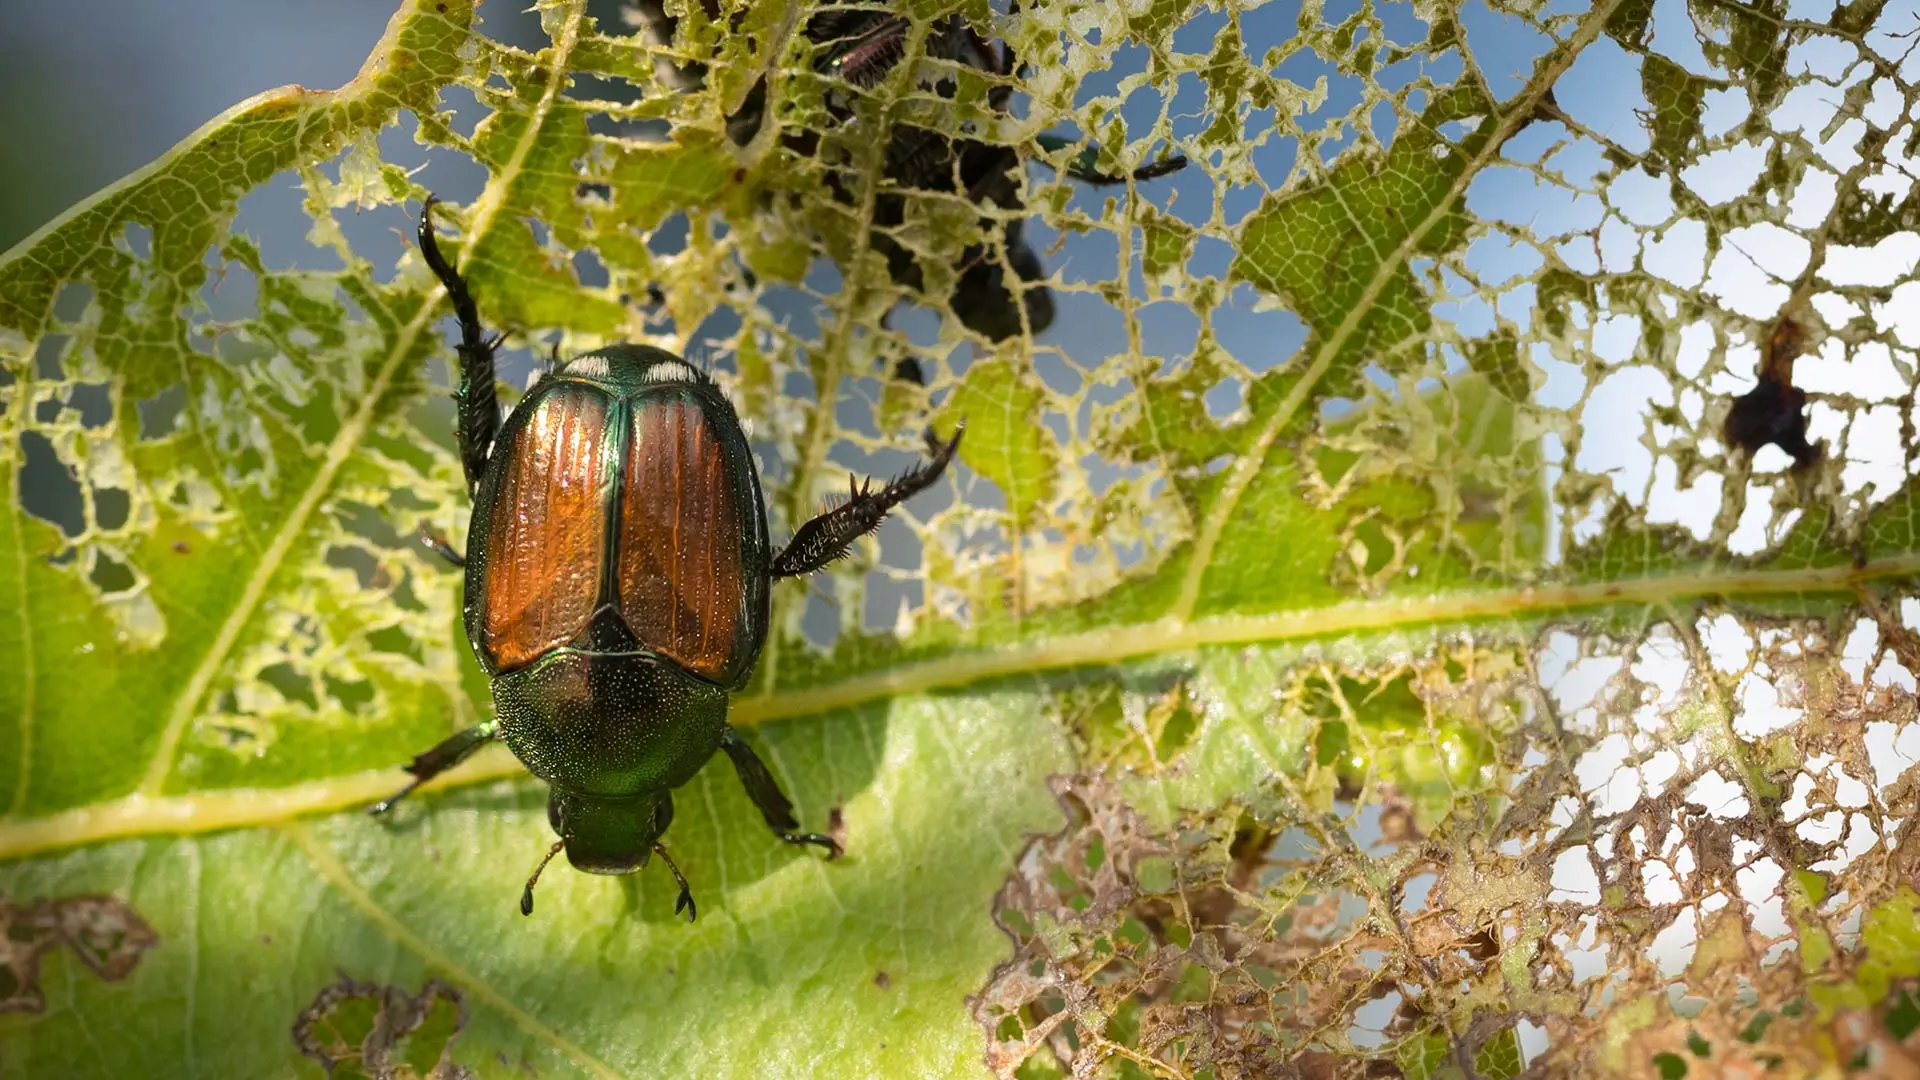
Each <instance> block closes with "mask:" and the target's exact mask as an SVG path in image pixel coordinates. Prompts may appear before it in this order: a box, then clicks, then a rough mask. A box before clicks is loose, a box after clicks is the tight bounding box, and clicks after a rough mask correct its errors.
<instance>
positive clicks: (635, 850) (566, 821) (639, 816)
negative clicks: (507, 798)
mask: <svg viewBox="0 0 1920 1080" xmlns="http://www.w3.org/2000/svg"><path fill="white" fill-rule="evenodd" d="M547 820H548V821H550V822H552V824H553V831H554V832H557V833H559V834H560V839H561V841H562V842H563V843H564V844H565V845H566V851H567V861H568V862H570V863H572V864H573V867H574V869H576V870H584V871H586V872H587V873H589V874H631V873H633V872H634V871H636V870H638V869H640V868H641V867H643V866H645V865H647V859H648V857H649V856H650V855H652V854H653V845H654V843H655V842H656V841H658V840H659V839H660V835H661V834H662V833H664V832H666V831H667V826H668V825H669V824H671V823H672V821H673V796H672V795H670V794H669V793H667V792H665V791H652V792H647V793H645V794H642V795H638V796H627V797H618V798H609V797H606V796H601V795H581V794H576V793H574V792H562V791H559V790H555V791H554V792H553V794H552V796H551V797H550V798H549V799H548V800H547Z"/></svg>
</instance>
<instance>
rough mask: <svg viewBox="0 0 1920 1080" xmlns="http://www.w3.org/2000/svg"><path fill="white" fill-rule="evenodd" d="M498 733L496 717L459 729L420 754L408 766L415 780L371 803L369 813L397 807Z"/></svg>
mask: <svg viewBox="0 0 1920 1080" xmlns="http://www.w3.org/2000/svg"><path fill="white" fill-rule="evenodd" d="M498 734H499V727H498V726H497V725H496V723H495V722H494V721H492V720H489V721H487V722H486V723H484V724H475V725H473V726H472V727H470V728H468V729H466V730H465V731H461V732H457V733H455V734H454V735H453V736H452V737H451V738H448V739H446V740H444V741H443V742H441V743H440V744H439V745H437V746H435V747H434V748H433V749H431V750H428V751H426V752H425V753H423V754H418V755H416V756H415V757H414V759H413V760H412V761H411V762H408V763H407V766H406V769H407V771H408V772H410V773H412V774H413V781H412V782H411V783H409V784H408V785H407V786H406V787H403V788H401V789H400V790H399V791H396V792H394V793H393V794H392V795H389V796H388V797H386V798H384V799H381V800H380V801H379V802H377V803H374V804H373V805H372V806H370V807H368V808H367V813H369V814H373V815H374V816H376V817H377V816H379V815H381V814H384V813H386V812H387V811H389V810H391V809H393V805H394V804H395V803H397V802H399V801H400V800H401V799H404V798H406V797H407V796H408V795H411V794H413V789H414V788H417V787H419V786H420V785H421V784H424V783H426V782H427V781H429V780H431V779H433V778H434V777H436V776H439V775H440V774H441V773H443V772H446V771H447V770H448V769H451V768H453V767H454V766H455V765H458V764H460V763H461V762H462V761H465V760H466V759H467V758H468V757H469V756H471V755H472V754H473V752H474V751H475V750H478V749H480V748H481V747H482V746H485V745H486V744H487V743H488V742H490V741H492V739H493V737H494V736H495V735H498Z"/></svg>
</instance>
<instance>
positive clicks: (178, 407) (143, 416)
mask: <svg viewBox="0 0 1920 1080" xmlns="http://www.w3.org/2000/svg"><path fill="white" fill-rule="evenodd" d="M186 408H187V388H186V384H184V383H174V384H173V385H172V386H169V387H167V388H166V389H164V390H162V391H160V392H159V393H157V394H155V395H153V396H152V397H149V398H141V399H139V400H138V401H135V402H134V415H135V416H137V417H138V418H139V425H140V440H141V441H142V442H149V441H152V440H154V439H164V438H166V437H167V436H168V435H171V434H173V432H174V431H175V430H176V429H177V428H178V427H179V426H180V417H181V415H182V414H183V413H184V412H185V411H186Z"/></svg>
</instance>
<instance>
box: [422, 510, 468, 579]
mask: <svg viewBox="0 0 1920 1080" xmlns="http://www.w3.org/2000/svg"><path fill="white" fill-rule="evenodd" d="M419 536H420V546H421V547H424V548H426V549H427V550H428V551H431V552H433V553H434V554H435V555H438V556H440V557H441V558H443V559H445V560H447V561H448V562H450V563H452V564H453V565H455V566H457V567H461V568H462V569H464V568H465V567H466V565H467V557H466V556H465V555H462V554H460V553H459V552H457V551H455V550H453V545H452V544H449V543H447V538H446V537H445V536H442V535H441V534H440V533H439V532H437V531H435V529H434V527H433V526H432V525H429V524H427V523H426V522H424V521H423V522H421V523H420V533H419Z"/></svg>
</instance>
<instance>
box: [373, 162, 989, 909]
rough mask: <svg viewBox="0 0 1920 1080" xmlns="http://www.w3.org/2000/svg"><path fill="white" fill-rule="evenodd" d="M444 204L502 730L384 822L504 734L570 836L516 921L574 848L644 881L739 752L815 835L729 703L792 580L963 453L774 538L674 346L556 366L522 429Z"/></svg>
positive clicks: (685, 893) (454, 747) (755, 783)
mask: <svg viewBox="0 0 1920 1080" xmlns="http://www.w3.org/2000/svg"><path fill="white" fill-rule="evenodd" d="M433 204H434V200H433V199H432V198H428V200H427V203H426V205H425V206H424V207H423V208H422V209H421V211H420V226H419V236H420V253H421V255H422V257H424V258H425V260H426V263H427V266H428V267H429V268H431V269H432V270H433V272H434V275H435V276H436V277H438V278H439V279H440V282H441V284H442V285H443V286H444V287H445V288H446V291H447V296H448V298H449V299H450V300H451V301H452V303H453V309H454V313H455V315H456V316H457V318H458V321H459V325H460V342H459V345H458V346H457V347H456V351H457V352H458V354H459V358H460V385H459V389H458V391H457V392H456V393H455V400H456V402H457V418H456V429H457V433H458V438H459V446H460V459H461V464H462V465H463V467H464V470H465V473H466V480H467V489H468V493H469V494H470V495H471V496H472V497H473V518H472V525H471V527H470V529H469V531H468V541H467V552H466V554H465V555H464V556H462V555H460V554H459V553H457V552H455V551H453V550H452V549H451V548H449V547H448V546H447V545H446V544H445V542H444V541H439V540H436V539H434V538H432V537H431V535H430V534H427V535H423V539H425V540H426V542H427V544H428V546H429V547H432V548H433V549H434V550H435V551H437V552H438V553H439V554H440V555H442V556H443V557H445V558H447V559H448V560H449V561H451V562H453V563H454V564H456V565H458V566H461V567H464V568H465V570H466V601H465V609H464V616H465V621H466V632H467V639H468V642H469V644H471V645H472V647H473V652H474V655H475V656H476V657H478V658H479V661H480V666H481V667H482V668H483V669H484V670H485V671H486V673H487V675H488V676H489V677H490V678H491V680H492V689H493V701H494V712H495V715H494V718H493V719H491V720H488V721H486V722H485V723H481V724H476V725H475V726H473V727H471V728H468V729H467V730H465V731H462V732H460V733H459V734H457V735H454V736H453V737H452V738H449V739H447V740H446V741H444V742H442V743H440V744H439V745H438V746H435V747H433V748H432V749H430V750H428V751H426V752H425V753H423V754H420V755H419V756H417V757H415V758H414V759H413V761H412V762H411V763H410V764H408V765H407V766H406V769H407V771H408V772H410V773H412V774H413V780H412V782H411V783H409V784H407V786H406V787H404V788H402V789H401V790H400V791H398V792H397V793H395V794H394V795H393V797H392V798H389V799H386V800H384V801H383V802H380V803H378V804H377V805H375V806H374V807H373V808H372V812H373V813H374V814H384V813H386V812H387V811H388V810H390V809H392V808H393V805H394V804H395V803H396V802H398V801H399V800H400V799H402V798H404V797H405V796H406V795H407V794H408V793H409V792H411V791H413V790H414V789H415V788H417V787H419V786H420V785H421V784H422V783H425V782H426V781H428V780H430V779H432V778H433V777H435V776H437V775H439V774H440V773H441V772H444V771H445V770H447V769H450V768H452V767H453V766H454V765H456V764H458V763H459V762H460V761H461V760H462V759H464V758H466V757H467V756H468V755H470V754H472V753H473V752H474V751H475V750H477V749H479V748H480V747H481V746H483V745H485V744H486V743H488V742H490V741H492V740H494V739H501V740H503V741H505V742H506V744H507V746H508V747H510V748H511V749H512V750H513V752H514V754H515V755H517V756H518V757H519V758H520V760H521V761H522V762H523V763H524V764H525V765H526V766H527V769H528V770H529V771H530V772H532V773H533V774H534V775H535V776H538V777H539V778H541V779H542V780H545V781H546V782H547V784H548V786H549V788H550V792H549V797H548V801H547V819H548V821H549V822H550V823H551V824H552V826H553V830H554V832H555V833H557V834H558V835H559V837H560V839H559V840H558V841H557V842H555V843H554V845H553V846H552V847H551V848H550V849H548V851H547V854H546V857H545V858H543V859H541V860H540V864H539V867H538V868H536V869H535V870H534V872H533V875H532V876H531V877H529V878H528V879H527V887H526V891H525V892H524V893H522V894H521V898H520V910H521V912H522V913H524V914H529V915H530V914H532V913H533V886H534V883H535V882H536V881H538V880H539V877H540V871H541V870H543V869H545V868H546V865H547V862H548V861H549V860H551V859H552V858H553V857H554V855H556V854H558V853H559V852H560V851H561V850H565V851H566V853H567V860H568V861H569V862H571V863H572V864H573V865H574V867H575V868H577V869H580V870H585V871H587V872H589V873H595V874H627V873H632V872H634V871H637V870H639V869H640V868H642V867H644V866H646V865H647V861H648V858H649V856H651V855H659V856H660V858H661V860H662V861H664V862H665V863H666V864H667V869H668V870H670V871H672V873H673V877H674V880H675V881H676V882H678V883H679V885H680V895H679V898H678V901H677V902H676V903H675V904H674V911H675V913H678V912H680V911H685V912H686V913H687V918H688V919H692V918H693V916H694V905H693V893H692V891H691V890H690V889H689V888H688V887H687V881H686V878H684V877H682V876H681V874H680V870H679V868H678V867H676V866H674V864H673V860H672V858H671V857H670V856H668V855H667V850H666V848H665V847H664V846H662V845H661V843H660V836H661V834H662V833H664V832H665V831H666V829H667V826H668V825H669V824H670V823H671V822H672V821H673V789H674V788H676V787H679V786H680V785H681V784H684V783H686V782H687V781H688V780H690V779H692V778H693V775H694V773H696V772H698V771H699V770H700V768H701V766H703V765H705V764H706V762H707V761H708V759H710V758H711V757H713V755H714V752H715V751H718V750H724V751H726V754H727V757H729V758H731V759H732V761H733V766H734V769H735V770H736V771H737V772H738V773H739V774H740V781H741V783H743V784H745V785H746V789H747V795H748V796H749V797H751V798H752V800H753V803H754V805H755V806H756V807H758V808H759V810H760V814H761V816H762V817H764V818H765V819H766V822H767V825H768V826H769V827H771V828H772V829H773V831H774V833H775V835H777V836H779V837H780V839H782V840H785V841H786V842H787V843H789V844H814V845H817V846H819V847H822V848H825V849H826V851H827V855H828V857H829V858H832V857H833V856H835V855H838V854H839V853H840V847H839V845H838V844H837V843H835V842H834V841H833V840H832V839H830V838H828V837H826V836H822V835H820V834H818V833H802V832H799V831H798V830H799V828H800V823H799V821H798V820H796V819H795V818H794V815H793V804H792V803H791V802H789V801H788V799H787V797H786V795H785V794H783V793H782V792H781V791H780V785H779V784H778V783H776V782H775V781H774V778H773V774H772V773H770V772H768V771H767V768H766V766H765V765H763V764H762V763H761V761H760V759H759V758H758V757H756V756H755V755H754V752H753V748H752V747H750V746H748V745H747V743H746V741H745V740H743V739H742V738H741V737H740V735H739V734H738V733H737V732H735V731H734V730H733V728H731V727H729V726H728V724H727V692H728V691H730V690H737V689H739V688H740V687H741V686H743V685H745V683H746V682H747V679H748V677H749V676H750V675H751V673H752V671H753V665H754V661H755V660H756V659H758V657H759V655H760V648H761V646H762V644H764V643H765V641H766V636H767V619H768V601H769V594H770V592H771V588H770V586H771V583H772V581H773V579H774V578H780V577H796V576H799V575H802V574H809V573H812V572H814V571H815V570H818V569H820V568H821V567H823V566H825V565H827V564H828V563H830V562H832V561H833V560H835V559H838V558H840V557H841V556H842V555H845V554H846V553H847V549H848V547H849V546H850V545H851V544H852V543H853V542H854V541H855V540H857V539H859V538H860V537H862V536H865V535H867V534H868V533H871V532H873V531H874V530H875V529H877V528H879V527H880V523H881V521H882V520H884V519H885V517H886V514H887V511H889V510H891V509H892V508H893V507H894V506H896V505H898V504H899V503H900V502H902V501H903V500H905V499H907V498H909V497H910V496H912V495H913V494H915V493H916V492H919V491H921V490H924V489H925V488H926V487H927V486H928V485H930V484H932V483H933V482H934V480H935V479H936V478H937V477H939V476H940V474H941V472H942V471H944V470H945V469H946V467H947V464H948V463H949V462H950V461H952V460H953V454H954V451H955V450H956V449H957V448H958V447H959V445H960V434H961V432H960V431H959V430H956V431H955V432H954V434H953V438H952V439H950V440H948V441H946V442H941V441H939V440H938V439H936V438H934V436H933V434H932V432H928V434H927V448H928V453H929V460H927V461H926V462H924V463H922V464H921V465H920V466H919V467H917V468H915V469H912V470H911V471H909V472H907V473H906V474H905V475H903V476H901V477H899V478H897V479H895V480H893V481H892V482H891V483H888V484H886V485H885V486H882V487H878V488H876V487H874V486H872V485H871V484H867V485H861V484H857V483H856V484H855V485H854V488H853V491H852V492H851V494H850V495H849V497H848V498H847V500H846V501H845V502H843V503H840V504H839V505H838V506H835V507H833V508H832V509H830V510H828V511H826V512H825V513H822V514H820V515H819V516H818V517H815V518H813V519H812V520H810V521H808V522H807V523H806V524H804V525H802V526H800V528H799V529H798V530H796V531H795V533H794V535H793V539H792V540H791V541H789V542H788V544H787V545H786V547H785V548H783V549H781V550H780V551H778V552H775V551H773V549H772V548H771V547H770V546H769V544H768V541H767V511H766V503H765V501H764V499H763V497H762V495H761V491H760V481H759V476H758V474H757V473H756V472H755V469H754V462H753V455H752V451H751V450H749V449H748V446H747V438H746V435H745V433H744V432H743V431H742V430H741V427H740V420H739V418H738V417H737V416H735V414H734V411H733V405H732V404H731V403H730V402H728V400H727V397H726V395H725V394H723V393H721V392H720V388H719V387H718V386H716V385H714V383H713V381H712V380H711V379H710V378H708V377H707V376H706V375H705V374H703V373H702V372H701V371H699V370H698V369H696V368H695V367H693V366H692V365H690V364H688V363H686V362H685V361H684V360H682V359H680V358H679V357H677V356H674V355H673V354H672V353H669V352H666V351H664V350H661V349H655V348H650V347H648V346H644V345H630V344H623V345H614V346H610V347H608V348H604V349H600V350H597V351H595V352H591V353H587V354H586V355H584V356H579V357H576V358H574V359H572V360H568V361H565V362H563V363H560V364H559V365H558V366H557V367H556V368H555V369H554V370H553V372H552V373H551V374H549V375H548V376H547V377H545V378H543V379H542V380H541V381H540V382H539V383H538V384H537V385H536V386H535V387H534V388H533V389H532V391H530V392H529V393H528V394H527V396H526V398H525V399H524V400H523V401H521V402H520V404H519V406H518V407H517V408H516V409H514V411H513V414H512V416H510V417H509V418H508V419H507V420H506V422H505V423H504V424H502V423H501V421H500V413H499V406H498V404H497V399H496V396H495V388H494V365H493V360H494V351H495V350H496V349H497V348H498V347H499V344H500V338H499V336H497V335H496V336H493V337H487V336H484V335H483V334H482V332H481V327H480V319H479V315H478V313H477V310H476V308H475V306H474V302H473V297H472V295H471V294H470V293H469V292H468V291H467V287H466V283H465V282H464V281H462V280H461V278H460V275H459V274H458V273H457V272H456V271H455V270H454V268H453V266H452V265H451V264H450V263H449V262H448V261H447V260H446V258H445V257H444V256H442V255H441V253H440V246H439V244H438V243H437V242H436V241H435V239H434V233H433Z"/></svg>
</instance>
